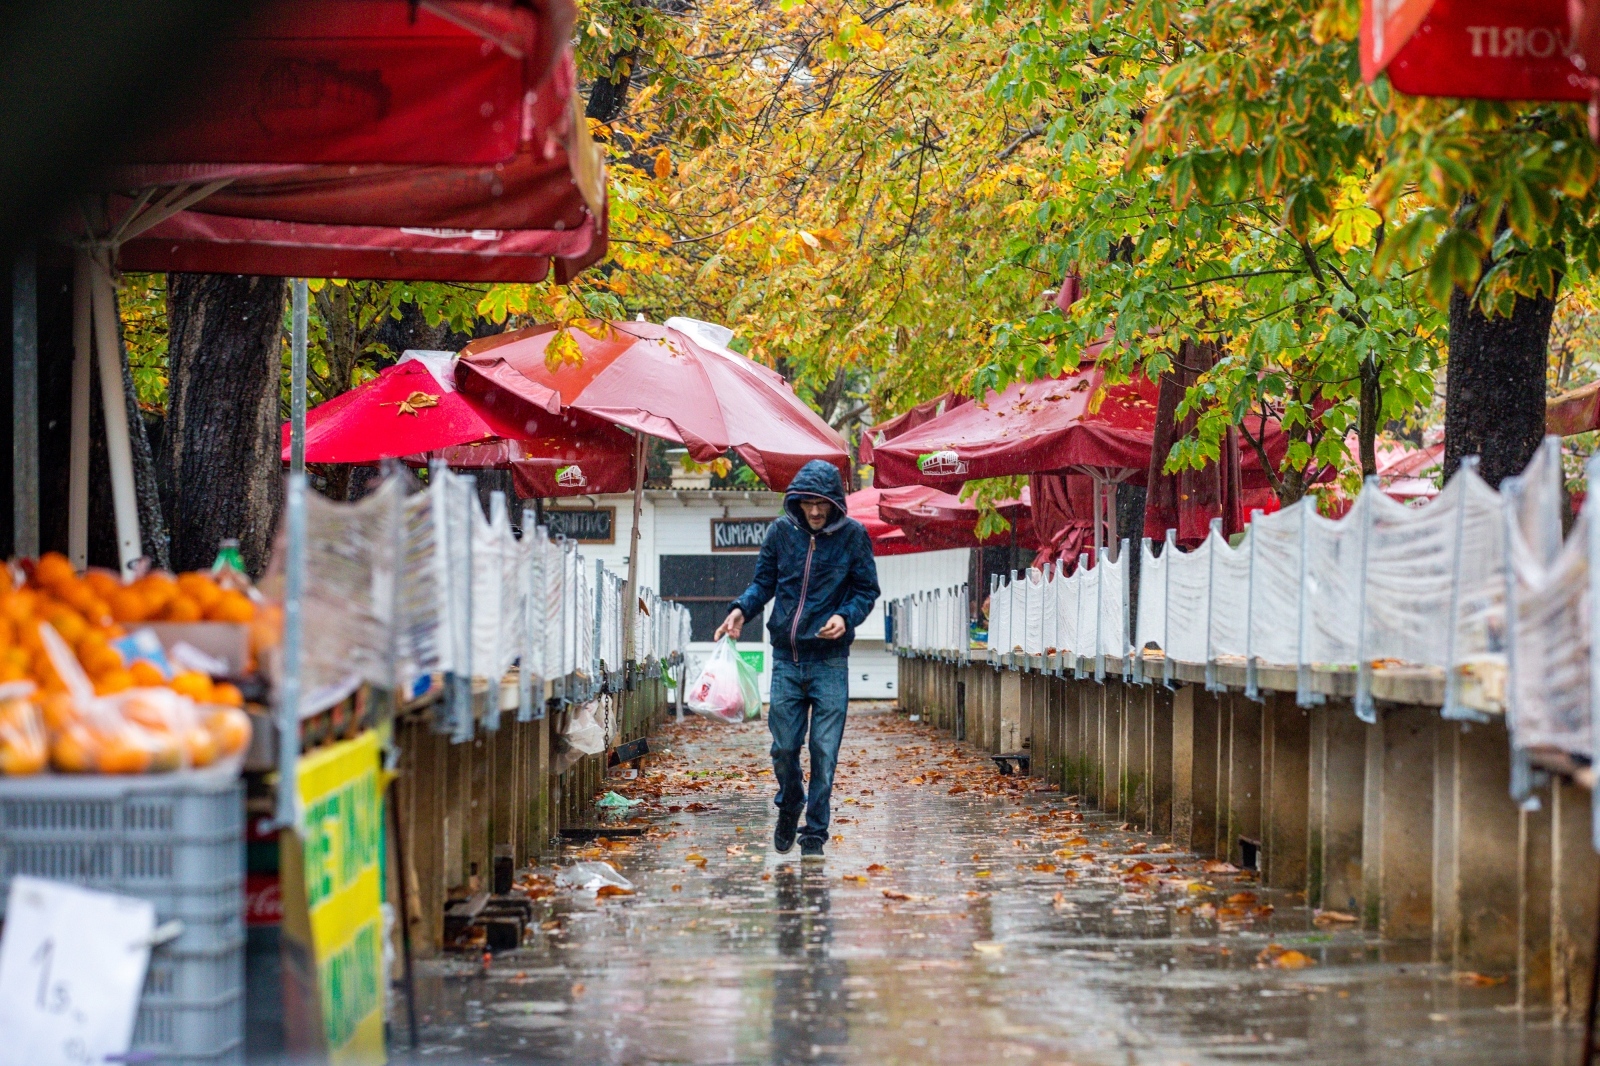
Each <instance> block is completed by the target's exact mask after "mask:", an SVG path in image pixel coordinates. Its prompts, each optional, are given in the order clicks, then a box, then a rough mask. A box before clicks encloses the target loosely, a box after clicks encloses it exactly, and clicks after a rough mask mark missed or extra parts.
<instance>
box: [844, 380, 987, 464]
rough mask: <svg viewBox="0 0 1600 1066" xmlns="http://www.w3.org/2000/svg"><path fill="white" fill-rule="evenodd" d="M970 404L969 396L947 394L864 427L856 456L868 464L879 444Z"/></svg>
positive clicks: (953, 393)
mask: <svg viewBox="0 0 1600 1066" xmlns="http://www.w3.org/2000/svg"><path fill="white" fill-rule="evenodd" d="M971 402H972V397H971V396H966V395H963V394H961V393H959V392H949V393H946V394H945V395H943V396H940V397H939V398H938V399H936V400H926V401H924V402H923V403H919V404H917V405H916V406H914V407H911V408H908V409H907V410H904V411H902V412H900V413H899V414H897V415H895V416H894V417H893V418H890V419H887V420H885V421H883V422H879V423H878V424H877V425H875V426H866V427H864V428H863V429H862V430H861V443H860V444H859V445H858V446H857V447H856V454H857V456H858V457H859V458H860V459H861V461H862V462H863V463H870V462H872V456H873V453H874V449H875V448H877V447H878V446H879V445H880V444H885V443H887V442H888V441H891V440H894V439H895V438H896V437H899V436H901V435H903V434H905V433H909V432H910V431H911V430H913V429H916V428H917V427H918V426H920V425H922V424H923V423H924V422H930V421H932V420H933V419H935V418H938V417H939V416H940V415H942V414H944V413H945V412H946V411H948V410H950V409H952V408H955V407H960V406H961V405H962V404H964V403H971Z"/></svg>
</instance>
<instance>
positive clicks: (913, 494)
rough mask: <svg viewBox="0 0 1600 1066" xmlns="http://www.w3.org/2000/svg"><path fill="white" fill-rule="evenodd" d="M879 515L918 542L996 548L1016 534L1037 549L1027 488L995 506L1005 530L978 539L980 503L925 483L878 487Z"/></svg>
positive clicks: (934, 546)
mask: <svg viewBox="0 0 1600 1066" xmlns="http://www.w3.org/2000/svg"><path fill="white" fill-rule="evenodd" d="M878 492H879V496H878V515H879V517H880V518H881V519H883V521H885V522H888V523H890V524H891V525H896V526H899V527H900V528H902V529H904V530H905V532H906V536H907V537H908V538H910V539H911V540H912V541H915V542H917V543H919V544H925V545H928V546H929V547H928V548H927V549H926V550H935V549H938V548H981V547H997V546H998V545H999V544H1000V543H1001V542H1003V541H1004V542H1009V541H1010V539H1011V537H1012V536H1015V537H1016V542H1017V545H1018V546H1019V547H1022V548H1027V549H1029V550H1036V549H1037V548H1038V547H1039V541H1038V537H1037V536H1036V534H1035V533H1034V527H1033V508H1032V506H1031V503H1030V500H1029V493H1028V490H1027V489H1026V488H1024V489H1023V490H1022V496H1021V497H1020V498H1018V499H1012V500H1001V501H998V502H997V503H996V505H995V510H996V511H998V512H999V514H1000V516H1001V517H1002V518H1004V519H1006V521H1008V522H1010V523H1011V529H1010V531H1008V532H1005V533H999V534H995V535H992V536H988V537H984V538H981V539H980V538H979V536H978V518H979V511H978V505H977V503H975V502H973V501H972V500H963V499H962V498H961V497H960V496H957V495H955V494H953V493H949V492H944V491H942V490H940V489H935V488H931V487H929V486H926V485H904V486H901V487H899V488H889V489H881V490H878Z"/></svg>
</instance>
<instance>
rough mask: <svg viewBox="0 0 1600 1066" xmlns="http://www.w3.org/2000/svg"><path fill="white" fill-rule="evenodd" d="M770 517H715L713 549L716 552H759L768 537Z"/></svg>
mask: <svg viewBox="0 0 1600 1066" xmlns="http://www.w3.org/2000/svg"><path fill="white" fill-rule="evenodd" d="M770 525H772V519H770V518H713V519H712V520H711V550H712V551H714V552H758V551H760V550H761V542H762V541H763V540H765V539H766V538H767V527H768V526H770Z"/></svg>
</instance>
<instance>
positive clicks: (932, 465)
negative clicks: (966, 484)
mask: <svg viewBox="0 0 1600 1066" xmlns="http://www.w3.org/2000/svg"><path fill="white" fill-rule="evenodd" d="M917 469H918V470H920V471H922V472H923V473H924V474H950V475H957V474H965V473H966V472H967V464H966V463H965V462H963V461H962V459H961V457H960V456H959V455H957V454H956V453H955V452H954V451H953V450H951V449H948V448H946V449H945V450H944V451H942V452H924V453H923V454H921V455H919V456H917Z"/></svg>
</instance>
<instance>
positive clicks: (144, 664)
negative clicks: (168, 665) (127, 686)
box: [128, 659, 167, 688]
mask: <svg viewBox="0 0 1600 1066" xmlns="http://www.w3.org/2000/svg"><path fill="white" fill-rule="evenodd" d="M128 673H130V674H132V675H133V684H134V687H136V688H157V687H159V686H161V685H165V684H166V683H167V675H166V674H164V673H162V672H161V667H159V666H157V665H156V664H155V663H153V662H151V661H150V660H149V659H135V660H134V661H133V665H132V666H130V667H128Z"/></svg>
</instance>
